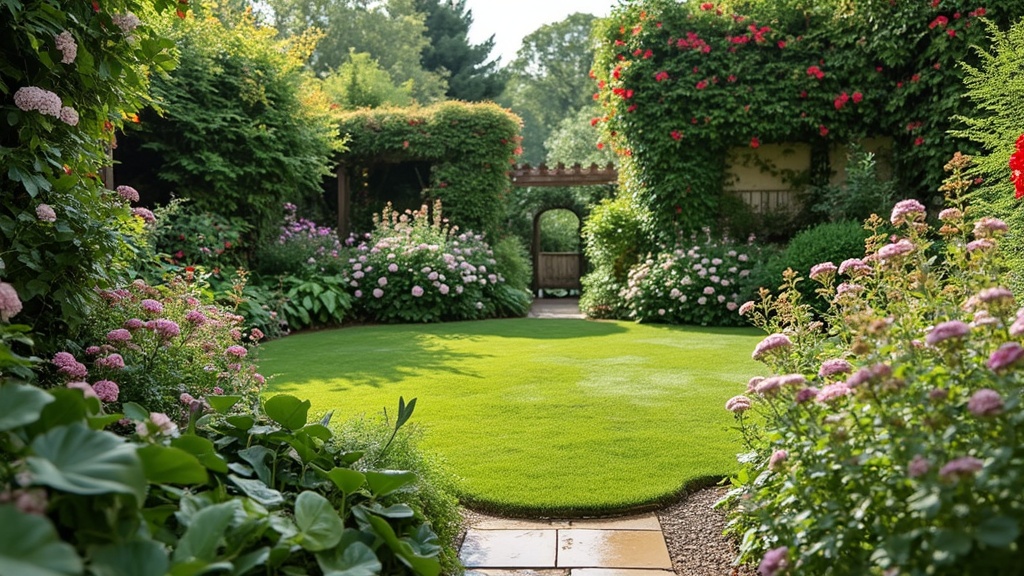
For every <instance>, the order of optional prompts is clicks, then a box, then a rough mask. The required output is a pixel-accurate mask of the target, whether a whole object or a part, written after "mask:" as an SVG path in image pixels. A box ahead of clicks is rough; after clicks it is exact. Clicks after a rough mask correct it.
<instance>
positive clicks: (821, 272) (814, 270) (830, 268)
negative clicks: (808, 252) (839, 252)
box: [810, 262, 838, 280]
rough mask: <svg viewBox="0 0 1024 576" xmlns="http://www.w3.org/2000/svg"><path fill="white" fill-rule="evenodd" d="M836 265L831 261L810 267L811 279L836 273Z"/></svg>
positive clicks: (822, 277)
mask: <svg viewBox="0 0 1024 576" xmlns="http://www.w3.org/2000/svg"><path fill="white" fill-rule="evenodd" d="M836 270H838V268H836V265H835V264H833V263H831V262H822V263H821V264H815V265H814V266H812V267H811V273H810V277H811V280H819V279H824V278H826V277H829V276H832V275H833V274H835V273H836Z"/></svg>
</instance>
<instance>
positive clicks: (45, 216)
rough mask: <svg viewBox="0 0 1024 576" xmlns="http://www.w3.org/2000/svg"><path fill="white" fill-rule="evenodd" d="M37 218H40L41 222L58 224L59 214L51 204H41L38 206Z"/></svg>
mask: <svg viewBox="0 0 1024 576" xmlns="http://www.w3.org/2000/svg"><path fill="white" fill-rule="evenodd" d="M36 218H39V220H40V221H41V222H56V221H57V213H56V212H54V211H53V207H52V206H50V205H49V204H40V205H39V206H36Z"/></svg>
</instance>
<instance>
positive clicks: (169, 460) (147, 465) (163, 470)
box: [138, 444, 210, 484]
mask: <svg viewBox="0 0 1024 576" xmlns="http://www.w3.org/2000/svg"><path fill="white" fill-rule="evenodd" d="M138 454H139V458H140V459H141V460H142V469H143V470H144V471H145V472H146V479H147V480H149V481H150V483H152V484H204V483H206V481H207V480H209V479H210V477H209V476H208V475H207V474H206V468H205V467H204V466H203V465H202V463H200V462H199V460H198V459H197V458H196V457H195V456H193V455H192V454H189V453H188V452H186V451H184V450H181V449H180V448H174V447H171V446H161V445H159V444H150V445H149V446H144V447H142V448H139V450H138Z"/></svg>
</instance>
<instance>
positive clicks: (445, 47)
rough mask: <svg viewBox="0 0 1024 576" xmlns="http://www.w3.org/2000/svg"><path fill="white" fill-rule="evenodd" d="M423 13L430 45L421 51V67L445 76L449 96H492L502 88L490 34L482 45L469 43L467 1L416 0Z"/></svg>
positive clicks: (475, 98)
mask: <svg viewBox="0 0 1024 576" xmlns="http://www.w3.org/2000/svg"><path fill="white" fill-rule="evenodd" d="M415 6H416V9H417V10H418V11H420V12H422V13H423V14H424V16H425V23H426V25H427V36H428V37H429V38H430V45H429V46H427V47H426V48H425V49H424V50H423V67H424V68H425V69H427V70H429V71H432V72H436V73H438V74H442V75H446V76H447V77H448V93H447V95H448V97H449V98H453V99H457V100H468V101H480V100H487V99H493V98H495V97H497V96H498V95H499V94H501V91H502V90H503V89H504V88H505V79H504V75H503V74H501V73H500V71H499V70H498V62H497V61H496V60H488V58H489V57H490V53H491V50H493V49H494V36H493V35H492V36H491V37H490V38H488V39H487V40H486V41H485V42H483V43H481V44H470V43H469V28H470V26H472V25H473V11H472V10H468V9H467V8H466V0H415Z"/></svg>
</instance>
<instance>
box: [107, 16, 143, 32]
mask: <svg viewBox="0 0 1024 576" xmlns="http://www.w3.org/2000/svg"><path fill="white" fill-rule="evenodd" d="M110 20H111V21H113V22H114V25H115V26H117V27H118V28H120V29H121V32H123V33H124V35H125V36H128V35H130V34H131V33H132V32H134V31H135V29H136V28H138V27H139V25H140V24H142V20H139V17H138V16H136V15H135V14H132V13H131V12H128V13H127V14H114V15H113V16H111V17H110Z"/></svg>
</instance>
